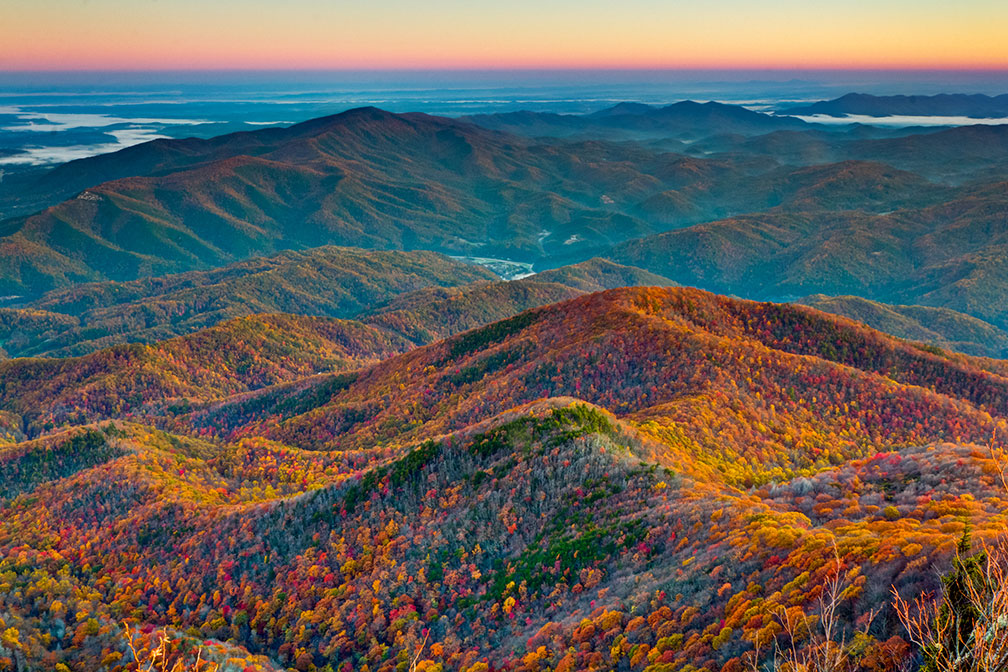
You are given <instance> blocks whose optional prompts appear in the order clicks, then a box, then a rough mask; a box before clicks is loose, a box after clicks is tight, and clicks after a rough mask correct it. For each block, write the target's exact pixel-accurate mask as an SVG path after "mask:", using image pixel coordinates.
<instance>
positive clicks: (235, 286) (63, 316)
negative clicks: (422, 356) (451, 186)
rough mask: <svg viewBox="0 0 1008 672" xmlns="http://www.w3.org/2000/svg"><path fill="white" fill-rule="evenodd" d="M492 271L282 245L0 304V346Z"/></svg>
mask: <svg viewBox="0 0 1008 672" xmlns="http://www.w3.org/2000/svg"><path fill="white" fill-rule="evenodd" d="M495 279H496V276H495V275H494V274H493V273H490V272H489V271H487V270H485V269H483V268H480V267H478V266H473V265H471V264H465V263H462V262H460V261H456V260H453V259H449V258H447V257H444V256H442V255H439V254H435V253H432V252H397V251H377V250H360V249H352V248H339V247H321V248H314V249H311V250H306V251H303V252H295V251H288V252H282V253H280V254H278V255H275V256H272V257H262V258H254V259H250V260H247V261H242V262H237V263H235V264H231V265H229V266H225V267H223V268H218V269H213V270H211V271H192V272H189V273H182V274H177V275H169V276H161V277H156V278H145V279H142V280H134V281H130V282H115V281H106V282H100V283H89V284H82V285H77V286H75V287H73V288H72V289H67V290H57V291H52V292H49V293H47V294H45V295H44V296H42V297H41V298H40V299H38V300H37V301H34V302H32V303H30V304H27V305H25V306H23V307H20V308H7V309H4V308H0V347H3V348H5V349H6V351H7V354H8V355H9V356H11V357H27V356H39V355H47V356H67V355H80V354H85V353H88V352H92V351H94V350H98V349H101V348H103V347H108V346H109V345H113V344H115V343H124V342H137V341H143V342H151V341H156V340H162V339H165V338H169V337H171V336H177V335H183V334H187V333H191V332H193V331H196V330H198V329H202V328H206V327H211V326H214V325H216V324H217V323H219V322H221V321H223V320H228V319H231V318H234V317H241V316H246V315H253V314H256V313H281V312H282V313H294V314H299V315H319V316H323V317H352V316H355V315H357V314H358V313H361V312H363V311H365V310H366V309H369V308H371V307H372V306H374V305H377V304H381V303H383V302H385V301H387V300H388V299H389V298H391V297H393V296H396V295H398V294H401V293H405V292H411V291H415V290H418V289H421V288H425V287H429V286H437V287H445V286H454V285H462V284H466V283H469V282H475V281H491V280H495Z"/></svg>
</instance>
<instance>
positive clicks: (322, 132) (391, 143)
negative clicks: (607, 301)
mask: <svg viewBox="0 0 1008 672" xmlns="http://www.w3.org/2000/svg"><path fill="white" fill-rule="evenodd" d="M704 109H706V108H704ZM739 109H740V110H741V108H739ZM721 114H722V113H721V112H716V114H715V118H720V116H721ZM738 114H740V115H742V116H743V117H746V118H748V116H749V115H753V114H756V113H750V112H748V111H745V110H742V111H741V112H738ZM631 116H633V117H634V118H637V117H639V116H640V115H631ZM757 116H758V117H759V118H761V119H762V118H766V119H771V118H770V117H767V116H766V115H757ZM704 118H706V115H705V116H704ZM773 123H776V122H773ZM715 127H716V128H717V126H716V124H715ZM135 170H143V171H147V173H146V174H138V175H137V176H136V177H118V178H116V179H112V180H111V181H108V182H102V183H98V184H92V185H89V186H88V187H86V188H85V189H83V190H82V191H79V192H77V193H76V195H75V196H74V197H73V198H71V199H70V200H66V201H63V202H61V203H58V204H57V205H53V206H51V207H48V208H46V209H45V210H42V211H41V212H38V213H35V214H32V215H28V216H26V217H19V218H13V219H9V220H6V221H4V222H2V223H0V234H2V235H0V255H2V256H3V257H4V258H5V259H8V260H9V263H8V264H6V265H5V266H3V267H0V296H11V295H13V296H23V297H26V298H37V297H38V296H39V295H41V294H42V293H43V292H45V291H49V290H52V289H58V288H64V287H69V286H71V285H74V284H77V283H80V282H94V281H103V280H116V281H130V280H134V279H138V278H142V277H146V276H151V275H161V274H165V273H177V272H184V271H190V270H205V269H208V268H211V267H214V266H219V265H223V264H227V263H231V262H234V261H238V260H241V259H244V258H248V257H251V256H255V255H262V254H273V253H275V252H278V251H280V250H282V249H288V248H295V249H303V248H309V247H316V246H320V245H325V244H339V245H353V246H358V247H371V248H379V249H380V248H384V249H390V248H391V249H431V250H435V251H439V252H443V253H449V254H455V255H477V256H483V257H504V258H510V259H516V260H521V261H527V262H536V263H539V264H540V265H543V266H548V265H557V264H562V263H567V262H572V261H574V262H576V261H580V260H583V259H586V258H589V257H591V256H595V255H596V254H597V253H598V252H599V251H601V250H604V249H606V248H607V247H609V246H611V245H613V244H615V243H619V242H621V241H624V240H627V239H631V238H636V237H640V236H644V235H648V234H651V233H656V232H659V231H663V230H667V229H669V228H674V227H680V226H684V225H687V224H692V223H695V222H702V221H705V220H710V219H716V218H719V217H724V216H728V215H732V214H735V213H743V212H752V211H762V210H766V209H769V208H782V209H788V210H795V209H800V210H807V209H823V208H826V209H829V208H835V207H836V206H837V204H842V205H843V207H845V208H851V209H854V208H857V209H866V210H869V211H885V210H891V209H894V208H898V207H905V206H908V205H914V204H919V203H934V202H935V201H937V200H938V199H940V198H941V197H942V196H943V194H944V192H945V191H946V190H945V189H944V188H940V187H937V186H935V185H932V184H930V183H929V182H928V181H927V180H926V179H923V178H920V177H918V176H916V175H913V174H910V173H904V172H900V171H896V170H892V169H888V168H886V167H884V166H878V165H874V164H870V163H854V162H840V163H837V164H834V165H822V166H816V167H815V168H813V169H803V168H794V167H791V166H782V165H779V164H777V163H776V162H772V161H765V160H761V161H751V160H747V161H739V160H726V159H722V158H699V157H688V156H683V155H679V154H669V153H666V152H663V151H654V150H650V149H647V148H645V147H642V146H639V145H636V144H627V143H615V142H600V141H583V142H574V143H571V142H567V141H561V140H550V141H545V142H539V141H535V140H532V139H530V138H527V137H522V136H518V135H509V134H504V133H499V132H495V131H489V130H485V129H482V128H479V127H477V126H474V125H472V124H469V123H465V122H460V121H455V120H451V119H444V118H437V117H429V116H426V115H419V114H407V115H395V114H391V113H388V112H382V111H380V110H375V109H373V108H372V109H360V110H354V111H351V112H347V113H344V114H341V115H337V116H335V117H328V118H325V119H319V120H314V121H311V122H305V123H303V124H299V125H297V126H293V127H291V128H288V129H279V130H277V129H267V130H263V131H257V132H253V133H240V134H234V135H230V136H223V137H221V138H217V139H214V140H209V141H190V140H165V141H156V142H153V143H148V144H145V145H140V146H138V147H133V148H129V149H126V150H123V151H121V152H117V153H116V154H112V155H106V156H101V157H96V158H93V159H85V160H81V161H79V162H73V163H71V164H67V165H66V166H63V167H60V168H57V169H55V170H54V171H52V172H51V173H49V174H47V175H46V176H44V177H42V178H41V179H40V180H39V181H38V182H37V183H36V186H35V189H36V191H35V193H36V194H43V193H44V194H48V196H46V198H57V197H61V196H62V195H63V194H65V192H66V190H67V185H70V184H73V185H76V186H75V187H74V188H76V187H77V186H80V185H83V184H87V182H88V180H89V179H100V178H101V177H103V176H104V177H114V176H116V175H121V174H124V173H128V172H132V171H135ZM867 181H870V182H872V184H873V185H875V186H873V188H872V189H863V188H861V186H860V185H863V184H864V183H866V182H867ZM876 183H877V185H876Z"/></svg>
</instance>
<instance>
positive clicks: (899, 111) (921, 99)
mask: <svg viewBox="0 0 1008 672" xmlns="http://www.w3.org/2000/svg"><path fill="white" fill-rule="evenodd" d="M781 112H782V113H783V114H793V115H813V114H826V115H829V116H834V117H840V116H843V115H846V114H857V115H867V116H871V117H886V116H895V115H906V116H917V117H925V116H946V117H955V116H959V117H972V118H976V119H984V118H1008V93H1006V94H1002V95H1000V96H987V95H984V94H979V93H976V94H970V95H967V94H962V93H954V94H953V93H940V94H936V95H933V96H876V95H870V94H865V93H848V94H847V95H845V96H841V97H840V98H836V99H834V100H824V101H819V102H817V103H812V104H811V105H797V106H787V107H782V108H781Z"/></svg>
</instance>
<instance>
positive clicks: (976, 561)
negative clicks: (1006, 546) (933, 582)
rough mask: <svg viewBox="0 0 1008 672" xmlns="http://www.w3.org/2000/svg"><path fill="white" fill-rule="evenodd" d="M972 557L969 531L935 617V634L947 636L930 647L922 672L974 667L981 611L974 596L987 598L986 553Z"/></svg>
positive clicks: (947, 577)
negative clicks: (977, 627)
mask: <svg viewBox="0 0 1008 672" xmlns="http://www.w3.org/2000/svg"><path fill="white" fill-rule="evenodd" d="M971 553H972V543H971V540H970V532H969V528H968V527H967V528H966V530H965V531H964V532H963V536H962V539H960V540H959V545H958V547H957V549H956V557H955V560H954V561H953V565H952V571H950V572H949V573H948V574H946V575H944V576H943V577H942V588H943V590H944V591H945V600H944V601H943V602H942V605H941V607H940V608H939V610H938V613H937V615H936V616H935V632H941V633H945V634H944V639H943V641H939V642H935V643H933V644H930V645H928V646H927V647H925V648H924V650H923V651H922V652H921V653H922V655H923V658H924V664H923V666H922V667H921V670H922V672H958V671H960V670H970V669H972V666H973V662H974V661H973V657H974V653H973V652H974V641H973V638H974V636H975V632H976V623H977V620H978V619H980V617H981V614H980V609H979V607H978V606H977V605H976V603H975V601H974V600H973V599H972V597H971V596H972V595H975V594H979V595H988V594H989V593H990V591H991V586H988V585H987V579H986V577H985V575H984V566H985V565H986V564H987V553H986V552H984V551H981V552H979V553H975V554H971Z"/></svg>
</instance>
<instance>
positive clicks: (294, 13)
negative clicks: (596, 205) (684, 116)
mask: <svg viewBox="0 0 1008 672" xmlns="http://www.w3.org/2000/svg"><path fill="white" fill-rule="evenodd" d="M1006 36H1008V2H1005V0H963V1H960V2H948V1H947V0H944V1H942V2H938V1H936V0H843V1H837V2H829V3H826V2H819V1H817V0H763V1H742V0H724V1H720V2H718V1H717V0H712V1H710V2H703V1H702V0H692V1H691V2H680V1H664V2H663V1H660V0H607V1H605V2H598V1H596V0H500V1H497V2H485V1H483V0H356V1H354V2H347V1H344V0H287V1H286V2H284V1H282V0H0V71H15V70H91V69H141V70H142V69H230V68H239V69H298V68H319V69H361V68H379V69H380V68H599V67H601V68H651V67H654V68H735V67H744V68H782V69H792V68H796V69H801V68H844V69H847V68H851V69H853V68H997V69H1002V68H1008V39H1006Z"/></svg>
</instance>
